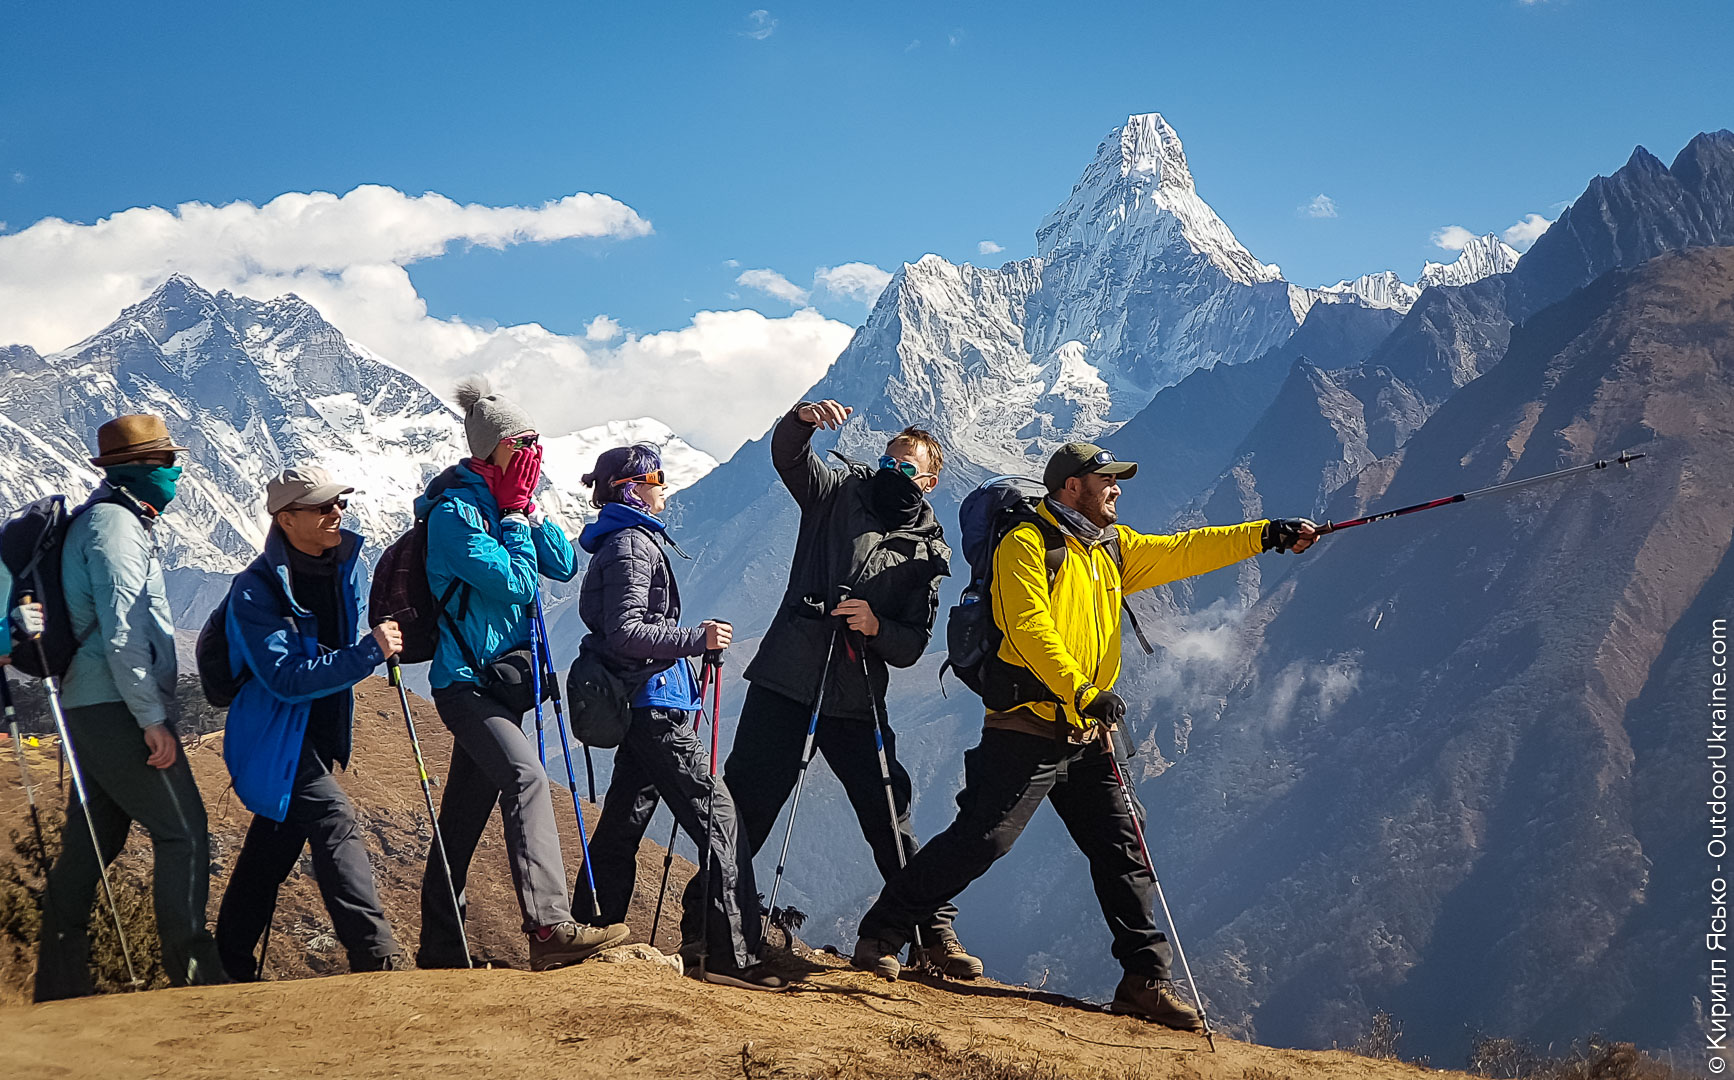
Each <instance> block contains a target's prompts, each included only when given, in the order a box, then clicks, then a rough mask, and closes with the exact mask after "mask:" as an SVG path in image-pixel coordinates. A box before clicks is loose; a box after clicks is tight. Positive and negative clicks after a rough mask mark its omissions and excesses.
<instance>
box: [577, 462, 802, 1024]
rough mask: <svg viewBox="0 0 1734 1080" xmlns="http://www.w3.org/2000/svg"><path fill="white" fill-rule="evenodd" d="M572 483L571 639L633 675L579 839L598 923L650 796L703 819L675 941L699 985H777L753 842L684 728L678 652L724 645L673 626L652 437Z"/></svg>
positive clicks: (709, 623)
mask: <svg viewBox="0 0 1734 1080" xmlns="http://www.w3.org/2000/svg"><path fill="white" fill-rule="evenodd" d="M583 482H584V483H585V484H586V485H589V486H590V487H591V489H592V491H593V492H594V494H593V495H592V496H591V502H592V504H593V505H595V506H596V507H597V508H599V509H600V510H601V514H600V515H599V516H598V518H597V520H595V521H594V522H591V523H590V524H589V525H586V526H585V527H584V531H583V532H582V533H580V534H579V537H578V544H579V546H580V547H582V548H583V549H584V550H585V551H587V552H589V553H590V556H591V558H590V565H589V567H588V568H587V569H586V570H585V573H584V584H583V588H582V590H581V591H580V592H579V594H578V613H579V615H580V616H581V617H582V618H583V619H584V625H585V626H586V627H588V628H589V630H590V633H589V635H588V636H586V637H585V639H584V645H583V647H584V649H585V650H586V651H594V652H596V653H598V654H599V655H600V656H601V657H602V659H603V660H604V662H605V663H607V664H608V665H609V666H610V667H611V668H613V669H614V670H615V671H617V672H619V673H620V674H621V675H623V676H625V677H626V679H627V680H628V681H629V682H630V683H632V684H633V685H636V686H637V689H636V690H635V691H634V694H633V697H632V699H631V706H632V709H631V723H630V724H629V725H628V727H627V730H626V737H625V739H623V740H622V741H621V744H620V749H619V750H618V751H616V753H615V755H614V777H613V779H612V781H611V782H610V783H609V785H608V794H607V796H606V797H605V798H604V800H603V803H602V818H601V820H600V821H598V822H597V824H596V835H595V837H594V838H593V839H592V840H591V843H590V858H591V860H592V861H593V863H594V865H593V869H594V871H595V877H596V888H597V894H598V899H599V900H600V902H601V906H602V914H601V920H602V921H609V920H617V919H620V918H623V917H624V916H625V914H626V908H627V905H628V904H629V903H630V902H631V900H632V889H633V884H634V877H635V875H636V871H637V868H638V843H639V841H640V840H641V839H643V837H644V830H645V828H646V826H648V825H649V824H650V818H651V815H652V814H654V813H655V812H656V806H657V802H658V800H659V799H662V800H666V801H667V803H668V806H669V809H670V810H671V811H672V812H673V813H674V816H675V820H676V821H678V822H679V823H680V827H681V828H683V829H685V830H686V833H687V835H688V836H690V837H692V839H693V842H694V843H695V844H699V845H703V844H704V842H705V835H706V832H707V829H706V820H707V818H709V819H710V827H709V829H708V832H709V834H710V840H711V855H710V863H711V868H710V875H709V888H708V889H706V888H704V885H705V883H704V882H703V881H702V880H701V877H702V875H694V877H693V879H692V881H691V883H690V884H689V885H688V887H687V890H686V896H685V900H684V904H685V912H684V914H683V915H682V918H681V935H682V938H683V939H684V943H683V944H682V946H681V952H682V953H683V954H684V955H685V956H686V957H687V958H688V959H689V960H690V959H693V958H694V954H696V953H699V952H701V951H702V952H704V953H705V954H706V958H705V962H704V964H703V965H695V967H697V969H698V970H701V971H702V973H703V977H704V978H705V980H706V981H708V982H713V983H719V984H722V985H725V986H738V987H743V988H745V989H750V990H780V989H782V987H783V986H784V985H785V984H784V981H783V980H782V979H781V978H780V977H778V976H777V975H776V974H774V973H772V972H771V971H769V970H768V969H767V968H765V967H764V966H762V965H761V964H760V963H759V948H760V935H761V932H762V926H761V921H760V915H759V902H758V889H757V886H756V885H755V884H754V882H753V862H752V853H751V852H750V851H749V850H748V849H747V847H746V845H745V844H742V843H740V842H739V836H738V834H739V830H738V828H737V826H736V822H735V808H734V800H733V799H731V798H730V797H729V792H728V788H727V787H725V786H724V785H723V782H722V780H721V778H720V777H719V778H712V776H711V775H710V762H709V759H708V758H707V757H706V756H705V749H704V746H703V743H702V742H701V741H700V739H699V737H698V735H697V733H696V732H695V730H694V726H693V716H694V714H695V713H696V712H697V711H698V710H699V709H700V708H701V703H700V701H699V693H698V682H697V679H696V678H695V677H694V673H693V665H692V664H691V663H690V662H689V659H690V658H693V657H699V656H702V655H704V653H705V652H706V651H707V650H713V649H714V650H720V649H726V648H728V646H729V627H728V624H727V623H721V622H716V621H714V620H706V621H705V622H703V623H700V624H699V625H698V626H681V625H680V592H679V590H678V588H677V587H676V585H675V581H674V571H673V568H672V567H671V566H670V565H669V562H668V556H667V554H666V553H665V552H664V544H665V543H666V542H668V541H667V540H666V538H665V536H664V532H665V530H666V529H667V526H666V525H664V524H663V522H662V520H661V519H660V518H659V517H657V515H658V514H660V513H661V512H662V509H663V503H664V498H665V494H666V490H667V489H666V487H665V486H664V484H663V476H662V462H661V460H660V459H659V458H658V456H657V453H656V450H655V449H654V448H653V447H650V446H644V445H638V446H623V447H617V448H615V449H613V450H608V451H605V452H604V453H603V454H602V456H601V457H600V458H598V459H597V462H596V471H595V472H592V473H590V474H589V475H587V476H585V477H584V480H583ZM676 550H679V549H678V548H677V549H676ZM706 905H708V906H709V909H710V910H709V914H708V916H707V915H706V912H705V906H706ZM707 926H708V931H709V933H708V936H707V935H706V934H705V928H706V927H707ZM701 941H703V942H704V946H706V947H702V948H701V945H700V942H701ZM695 973H696V972H695Z"/></svg>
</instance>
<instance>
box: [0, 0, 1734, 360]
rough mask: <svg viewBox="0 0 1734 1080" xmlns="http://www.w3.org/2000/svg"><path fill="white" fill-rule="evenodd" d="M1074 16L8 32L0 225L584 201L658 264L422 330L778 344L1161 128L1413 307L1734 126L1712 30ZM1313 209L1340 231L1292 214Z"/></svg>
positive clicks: (1396, 9)
mask: <svg viewBox="0 0 1734 1080" xmlns="http://www.w3.org/2000/svg"><path fill="white" fill-rule="evenodd" d="M759 2H763V3H765V4H767V5H769V6H768V7H767V8H765V9H763V14H759V15H755V14H753V10H754V8H755V5H756V4H757V3H759ZM1077 7H1078V8H1079V9H1081V10H1075V9H1073V8H1070V7H1061V6H1059V5H1053V4H1028V3H1017V2H1005V0H1000V2H995V3H981V4H974V3H971V4H965V3H924V4H911V3H895V2H892V3H879V4H872V5H836V4H784V3H778V2H777V0H750V2H748V3H737V4H723V3H709V4H683V5H619V6H601V5H587V4H586V5H580V4H488V5H482V4H468V5H460V4H450V3H425V4H376V3H365V2H350V3H344V4H329V3H312V4H306V5H300V6H291V5H282V4H276V5H260V4H238V5H221V6H219V5H187V4H174V3H163V4H151V5H141V4H126V5H121V4H86V5H66V4H46V3H37V2H34V0H32V2H26V3H22V4H20V3H14V4H12V5H9V6H8V7H7V8H6V9H5V11H4V13H0V32H3V34H4V38H5V40H6V43H7V48H6V55H7V74H6V77H5V79H4V80H3V83H0V221H4V222H6V223H7V224H6V231H7V232H8V233H12V234H16V233H18V232H19V231H20V230H22V229H24V228H26V227H28V226H29V225H30V224H31V223H33V222H36V221H38V220H39V219H42V218H45V217H50V216H54V217H61V218H65V219H67V220H69V221H73V222H83V223H90V222H94V221H96V220H98V219H100V218H103V217H105V216H107V215H110V214H113V213H116V212H117V211H121V210H124V209H126V208H128V207H134V206H151V205H154V206H164V207H174V206H177V205H179V204H181V203H185V202H189V201H202V202H207V203H213V204H223V203H228V202H232V201H234V200H246V201H249V202H252V203H255V204H263V203H265V202H267V201H268V200H270V199H272V198H273V197H275V196H277V195H279V194H281V193H283V192H306V191H328V192H336V193H343V192H347V191H349V190H350V189H351V188H353V187H355V186H356V185H358V184H380V185H386V186H389V187H391V188H395V189H398V190H399V191H402V192H405V193H408V194H411V195H419V194H421V193H423V192H438V193H440V194H442V195H444V196H447V197H449V198H450V199H453V200H456V201H457V202H460V203H471V202H474V203H480V204H485V205H488V206H495V207H502V206H512V205H524V206H539V205H541V204H543V203H545V202H547V201H548V200H552V199H558V198H560V197H562V196H566V195H570V194H572V193H574V192H598V193H605V194H607V195H609V196H612V197H613V198H614V199H617V200H619V201H620V202H622V203H624V204H626V205H627V206H629V207H631V208H632V209H633V210H634V211H636V212H637V213H638V214H639V215H641V216H642V218H643V219H646V220H647V221H648V222H649V223H650V226H651V228H652V230H653V231H651V232H649V233H648V234H647V235H637V236H631V237H624V238H623V237H620V236H599V237H593V238H580V239H569V240H560V241H557V242H552V243H546V244H541V243H512V244H510V245H508V246H506V247H505V248H504V249H502V250H494V249H491V248H487V247H471V246H470V245H468V244H467V243H464V242H457V243H454V244H453V245H452V248H453V250H452V252H451V253H450V254H448V255H446V256H445V257H443V258H435V259H420V260H418V261H412V262H411V263H410V264H409V266H408V272H409V275H410V278H411V280H413V283H414V286H415V289H416V290H417V291H418V292H419V293H420V295H421V297H422V298H424V299H425V301H426V303H427V305H428V308H429V311H430V312H431V314H433V315H435V316H442V317H443V316H459V317H461V318H463V319H464V320H466V321H467V322H470V323H474V324H478V325H481V326H491V325H493V324H496V323H497V324H502V325H511V324H517V323H525V322H536V323H539V324H541V325H542V326H545V327H547V328H548V329H549V330H552V331H555V332H557V333H561V334H581V333H582V332H583V330H584V328H585V326H586V325H587V324H588V323H589V322H590V321H591V320H592V319H593V318H595V317H596V316H597V315H601V314H606V315H608V316H610V317H612V318H613V319H614V320H616V321H617V322H618V323H620V324H621V325H622V326H623V327H624V328H626V329H628V330H631V331H636V332H639V333H646V334H647V333H652V332H655V331H659V330H672V329H675V328H679V327H683V326H685V325H686V324H687V323H688V322H689V321H690V320H691V319H692V317H693V315H694V313H695V312H697V311H700V310H709V309H716V310H734V309H746V308H755V309H757V310H759V311H761V312H763V313H764V314H765V315H767V316H771V317H775V318H781V317H785V316H787V315H789V313H790V311H791V308H792V305H791V304H790V303H787V302H784V301H781V300H777V299H774V298H772V297H770V296H767V295H765V294H763V293H761V292H757V291H754V290H751V289H746V288H743V287H741V286H740V285H738V284H737V283H736V277H737V275H738V274H739V273H740V272H741V271H742V270H743V269H750V268H770V269H774V270H776V271H778V272H780V273H782V274H783V275H785V276H786V277H787V278H788V279H790V280H791V281H793V282H794V283H796V284H797V285H801V286H809V285H811V281H812V275H813V273H814V271H815V270H816V269H817V268H820V267H830V266H836V265H839V264H844V263H851V262H863V263H870V264H874V265H876V266H879V267H882V268H885V269H887V270H889V269H894V268H895V267H896V266H897V265H898V264H900V263H902V262H904V261H913V260H914V259H916V258H918V257H919V256H920V255H922V254H923V253H925V252H929V251H933V252H938V253H939V254H941V255H944V256H946V257H947V258H950V259H952V260H954V261H972V262H977V263H991V264H997V263H998V262H999V261H1002V260H1005V259H1011V258H1016V257H1021V256H1025V255H1028V254H1031V253H1032V251H1033V248H1034V238H1033V237H1034V231H1035V228H1036V226H1037V225H1038V223H1039V222H1040V220H1041V218H1042V217H1043V215H1045V214H1046V213H1047V212H1048V211H1049V210H1051V209H1052V208H1053V207H1054V206H1055V205H1057V204H1058V203H1059V202H1060V201H1061V200H1063V199H1064V198H1065V196H1066V194H1067V192H1068V191H1069V190H1070V187H1071V184H1072V183H1073V181H1074V180H1075V179H1076V178H1077V176H1078V174H1079V173H1080V172H1081V171H1082V169H1083V168H1084V166H1085V165H1086V164H1087V163H1088V161H1089V160H1090V158H1091V156H1092V153H1093V151H1094V149H1095V147H1096V145H1097V143H1098V142H1099V141H1100V140H1101V138H1102V137H1103V136H1104V135H1105V134H1106V133H1107V132H1108V130H1109V129H1110V128H1112V127H1114V126H1115V125H1116V124H1118V123H1120V122H1122V121H1123V120H1124V119H1125V117H1126V115H1127V114H1128V113H1132V112H1144V111H1160V112H1161V113H1163V114H1164V115H1165V116H1166V117H1167V118H1168V120H1169V121H1170V123H1172V124H1173V125H1174V127H1175V129H1176V130H1177V131H1178V132H1179V134H1180V136H1181V138H1182V140H1183V141H1184V143H1185V146H1186V149H1187V154H1188V157H1189V159H1190V162H1191V165H1192V170H1193V173H1194V175H1195V177H1196V179H1197V182H1198V187H1199V192H1200V194H1201V195H1202V196H1203V197H1204V199H1205V200H1206V201H1207V202H1209V203H1210V204H1211V205H1212V206H1213V207H1214V208H1215V209H1216V211H1217V212H1218V213H1219V214H1220V215H1221V216H1222V218H1223V219H1224V220H1225V221H1226V222H1227V223H1228V224H1229V226H1230V227H1231V228H1233V229H1234V231H1235V232H1236V234H1237V235H1238V237H1239V238H1240V240H1241V242H1242V243H1244V244H1245V245H1246V246H1247V247H1248V248H1249V249H1250V250H1251V251H1252V252H1253V253H1254V254H1255V255H1256V256H1258V257H1259V258H1260V259H1262V260H1264V261H1267V262H1276V263H1279V264H1280V265H1281V266H1282V267H1283V270H1284V273H1285V276H1286V277H1288V278H1289V280H1291V281H1296V282H1298V283H1302V284H1322V283H1328V282H1333V281H1336V280H1337V279H1339V278H1342V277H1350V276H1354V275H1355V274H1358V273H1365V272H1371V271H1376V270H1381V269H1386V268H1390V269H1395V270H1397V271H1399V272H1400V273H1401V274H1402V275H1403V276H1404V277H1405V278H1408V279H1410V280H1413V279H1414V278H1415V276H1416V275H1417V274H1418V272H1419V270H1420V266H1421V263H1422V262H1423V260H1425V259H1428V258H1433V259H1436V260H1444V261H1448V260H1449V258H1451V255H1450V254H1449V253H1447V252H1444V251H1441V250H1440V249H1439V248H1437V247H1435V246H1434V245H1433V244H1432V243H1431V242H1430V241H1429V237H1430V235H1431V234H1432V233H1433V231H1434V230H1436V229H1439V228H1442V227H1444V226H1448V225H1462V226H1466V227H1468V228H1470V229H1472V230H1474V231H1477V232H1482V231H1500V230H1503V229H1504V228H1506V227H1507V226H1510V225H1511V224H1513V223H1515V222H1517V221H1518V220H1520V219H1521V218H1523V217H1524V216H1525V215H1527V214H1531V213H1540V214H1542V215H1544V216H1546V217H1552V216H1554V214H1555V213H1557V209H1558V207H1559V205H1560V204H1561V203H1563V202H1564V201H1567V200H1570V199H1571V198H1573V197H1575V196H1576V195H1577V194H1578V193H1579V192H1580V191H1581V190H1582V188H1583V186H1584V183H1585V182H1586V181H1587V180H1588V179H1589V177H1590V176H1592V175H1594V174H1596V173H1598V172H1601V173H1606V172H1611V171H1612V170H1614V169H1616V168H1618V167H1619V165H1620V164H1622V163H1623V162H1624V161H1625V159H1626V157H1627V156H1628V155H1629V154H1630V152H1631V149H1632V147H1633V145H1635V144H1638V143H1642V144H1644V145H1645V146H1647V147H1649V148H1650V149H1651V150H1652V151H1653V152H1654V153H1656V154H1657V155H1658V156H1660V157H1662V158H1663V160H1664V161H1669V160H1672V157H1673V155H1674V153H1675V152H1677V151H1678V150H1679V148H1680V147H1681V146H1682V145H1683V144H1684V143H1685V142H1686V141H1687V140H1688V139H1689V138H1690V137H1691V136H1692V135H1693V134H1695V133H1696V132H1698V131H1700V130H1704V129H1714V128H1719V127H1724V126H1729V125H1730V124H1734V75H1731V74H1730V71H1729V65H1728V64H1727V63H1726V50H1727V48H1728V46H1729V45H1730V43H1734V14H1731V12H1734V5H1728V4H1709V3H1704V4H1684V3H1666V2H1659V3H1647V4H1644V5H1641V6H1640V5H1635V4H1617V3H1612V2H1607V0H1537V2H1534V3H1524V2H1522V0H1472V2H1462V3H1448V4H1447V3H1441V4H1430V5H1422V4H1407V3H1405V4H1391V3H1381V4H1354V3H1343V4H1333V5H1321V4H1297V3H1192V4H1155V3H1137V4H1130V3H1129V4H1113V5H1109V4H1099V5H1079V6H1077ZM1320 194H1324V195H1327V196H1329V198H1330V199H1331V200H1332V202H1333V203H1334V205H1335V208H1336V216H1335V217H1313V216H1309V215H1307V214H1306V213H1305V212H1304V211H1303V210H1302V207H1303V206H1305V205H1307V204H1308V203H1309V202H1310V201H1311V200H1313V199H1314V197H1315V196H1317V195H1320ZM984 240H985V241H992V242H994V243H997V244H998V245H1000V246H1002V247H1003V249H1004V250H1003V252H1002V253H999V254H996V255H985V256H984V255H982V254H979V252H978V245H979V244H980V243H981V242H982V241H984ZM730 260H733V261H734V262H735V263H737V264H738V265H735V266H731V265H729V261H730ZM812 302H813V303H814V304H815V305H816V306H817V308H818V309H819V310H820V311H821V312H823V313H824V314H825V315H827V316H829V317H830V318H832V319H836V320H841V321H843V322H846V323H848V324H851V325H853V324H856V323H859V322H860V321H861V319H862V318H863V317H864V315H865V310H866V309H865V307H864V306H863V305H862V304H861V303H859V302H857V301H855V300H850V299H847V298H844V297H840V296H833V295H829V294H825V293H823V292H822V291H821V292H819V293H818V294H816V295H815V296H814V298H813V301H812ZM112 314H113V312H112V311H109V312H105V313H104V317H105V318H106V317H109V316H112ZM0 321H3V320H0ZM3 330H4V327H0V331H3ZM0 336H4V334H3V333H0ZM59 344H60V345H64V344H70V342H61V343H59Z"/></svg>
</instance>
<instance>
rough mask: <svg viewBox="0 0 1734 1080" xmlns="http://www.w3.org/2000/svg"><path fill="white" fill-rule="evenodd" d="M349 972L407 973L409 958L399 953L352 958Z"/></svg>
mask: <svg viewBox="0 0 1734 1080" xmlns="http://www.w3.org/2000/svg"><path fill="white" fill-rule="evenodd" d="M349 970H350V971H408V970H409V958H408V957H407V956H405V955H403V954H402V953H400V952H395V953H389V954H387V955H385V956H352V957H350V958H349Z"/></svg>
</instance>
